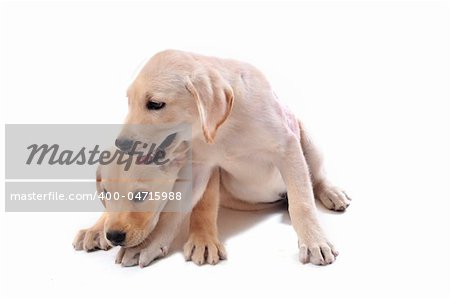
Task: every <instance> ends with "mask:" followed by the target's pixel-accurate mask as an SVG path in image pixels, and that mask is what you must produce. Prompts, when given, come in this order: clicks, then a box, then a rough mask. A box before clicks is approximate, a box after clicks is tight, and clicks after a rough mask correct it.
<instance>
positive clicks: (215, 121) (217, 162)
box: [116, 50, 350, 265]
mask: <svg viewBox="0 0 450 299" xmlns="http://www.w3.org/2000/svg"><path fill="white" fill-rule="evenodd" d="M128 105H129V113H128V116H127V119H126V124H149V125H163V124H167V123H190V124H192V142H193V170H192V171H193V203H194V204H196V203H197V202H198V204H197V205H196V206H195V208H194V209H193V211H192V215H191V225H190V230H191V231H190V237H189V240H188V242H187V243H186V245H185V256H186V259H188V260H193V261H194V262H195V263H197V264H203V263H216V262H217V261H218V258H220V256H221V255H222V254H224V251H223V250H224V248H223V246H222V244H221V243H220V242H219V240H218V233H217V224H216V220H217V211H218V206H219V197H220V198H221V200H223V201H225V202H230V201H234V202H241V203H243V202H246V203H248V204H250V205H252V204H256V203H271V202H274V201H277V200H278V199H279V198H280V196H281V197H283V196H284V195H285V194H286V193H287V198H288V204H289V214H290V217H291V221H292V225H293V227H294V229H295V231H296V232H297V235H298V239H299V243H298V245H299V249H300V261H301V262H302V263H307V262H311V263H313V264H318V265H325V264H330V263H332V262H333V261H334V260H335V257H336V256H337V255H338V253H337V251H336V250H335V249H334V247H333V245H332V244H331V242H329V240H328V238H327V237H326V236H325V233H324V232H323V230H322V228H321V226H320V224H319V221H318V219H317V215H316V212H317V211H316V207H315V201H314V198H317V199H318V200H320V201H321V202H322V203H323V204H324V205H325V206H326V207H327V208H328V209H332V210H337V211H343V210H345V209H346V208H347V206H348V205H349V203H350V198H349V197H348V196H347V195H346V194H345V193H344V192H343V191H342V190H341V189H340V188H338V187H336V186H334V185H333V184H331V183H330V182H329V181H328V180H327V178H326V176H325V173H324V169H323V163H322V159H321V156H320V154H319V152H318V150H317V149H316V147H315V146H314V144H313V143H312V142H311V139H310V138H309V135H308V133H307V132H306V131H305V127H304V126H303V124H302V123H301V122H300V121H299V120H298V119H297V118H296V117H295V115H294V114H293V113H292V112H291V111H290V110H288V109H287V108H286V107H285V106H284V105H283V104H282V103H281V102H280V101H279V100H278V98H277V97H276V95H275V93H274V92H273V91H272V88H271V86H270V84H269V83H268V81H267V80H266V78H265V77H264V75H263V74H262V73H261V72H260V71H258V70H257V69H256V68H255V67H253V66H251V65H249V64H246V63H243V62H238V61H234V60H228V59H219V58H214V57H207V56H202V55H197V54H193V53H187V52H182V51H175V50H167V51H163V52H160V53H158V54H156V55H155V56H153V57H152V58H151V59H150V60H149V61H148V63H147V64H146V65H145V66H144V67H143V69H142V70H141V72H140V73H139V75H138V76H137V78H136V79H135V81H134V82H133V83H132V85H131V86H130V88H129V90H128ZM166 129H167V131H166V132H165V133H164V132H163V131H161V130H158V131H155V132H154V133H146V134H140V133H139V132H135V131H133V130H132V129H130V127H125V128H124V130H123V131H122V132H121V134H120V136H119V137H118V138H117V140H116V144H117V146H118V147H119V148H120V149H121V150H123V151H125V152H126V151H128V150H129V144H132V143H133V140H147V141H151V142H154V143H159V142H161V141H162V140H163V139H164V138H167V136H168V135H169V134H170V136H175V138H174V139H173V142H172V143H173V147H174V148H176V146H178V144H180V143H181V142H183V137H182V136H181V135H179V134H177V130H176V128H175V127H170V125H169V126H167V128H166ZM219 194H220V196H219ZM162 233H163V234H164V232H162ZM148 248H149V249H147V248H146V247H140V248H138V249H133V248H127V249H125V253H123V256H122V262H125V263H128V260H129V259H130V260H132V259H134V258H135V257H136V255H140V256H141V257H143V261H142V263H141V262H140V263H141V264H146V263H147V262H148V261H147V260H148V255H149V254H148V252H147V251H150V252H152V250H153V249H152V245H151V243H150V244H149V247H148ZM128 251H129V253H128ZM132 262H135V263H136V261H134V260H133V261H130V264H131V263H132Z"/></svg>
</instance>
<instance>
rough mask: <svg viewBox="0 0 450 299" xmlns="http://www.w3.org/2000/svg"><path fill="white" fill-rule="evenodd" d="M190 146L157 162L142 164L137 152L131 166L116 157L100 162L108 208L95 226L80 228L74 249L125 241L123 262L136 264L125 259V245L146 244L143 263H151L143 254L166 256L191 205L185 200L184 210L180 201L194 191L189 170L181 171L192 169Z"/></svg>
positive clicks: (100, 178) (106, 246)
mask: <svg viewBox="0 0 450 299" xmlns="http://www.w3.org/2000/svg"><path fill="white" fill-rule="evenodd" d="M188 150H189V148H187V147H185V148H184V149H182V150H181V151H178V152H177V154H176V156H175V158H173V159H171V160H170V161H169V162H167V163H165V164H162V165H159V166H157V165H149V164H145V163H139V161H138V158H137V157H136V159H134V161H133V164H131V167H130V169H128V170H127V169H125V166H124V165H123V164H120V163H119V162H118V161H117V160H115V161H114V162H113V163H111V164H108V165H103V166H102V165H101V166H99V167H98V168H97V184H96V185H97V192H98V194H101V196H100V198H101V200H102V203H103V205H104V206H105V210H106V211H105V212H104V213H103V214H102V216H101V217H100V219H99V220H98V221H97V222H96V223H95V224H94V225H93V226H92V227H91V228H88V229H83V230H80V231H79V232H78V234H77V235H76V237H75V239H74V241H73V246H74V248H75V249H76V250H85V251H94V250H97V249H103V250H108V249H109V248H111V247H112V246H122V249H121V251H119V255H118V256H117V259H116V262H117V263H119V264H122V265H124V266H129V265H135V264H137V260H133V259H131V258H130V259H127V261H126V262H125V261H124V262H123V263H122V257H123V254H124V253H125V250H124V249H125V248H130V247H134V249H136V248H139V246H145V247H147V249H148V250H147V251H146V254H147V255H148V256H147V257H144V256H142V257H141V266H146V265H147V264H144V263H143V260H144V258H145V260H147V261H148V263H150V262H151V261H153V260H154V259H156V258H158V257H161V256H165V255H166V254H167V253H168V250H169V245H170V243H171V242H172V240H173V239H174V238H175V236H176V235H177V233H178V231H179V226H180V225H181V223H182V222H183V220H184V219H185V217H186V216H187V215H188V214H189V212H190V209H191V206H190V205H189V203H187V204H188V205H189V208H188V209H187V212H186V209H185V208H184V207H183V205H184V204H185V203H181V202H180V201H179V200H181V199H183V200H187V199H186V198H182V197H185V196H189V191H190V190H189V185H190V182H189V177H188V176H189V172H188V173H183V171H186V170H189V168H188V167H186V166H187V163H188V154H187V153H188ZM183 178H185V179H183ZM156 192H158V193H156ZM156 194H157V197H158V200H156V199H155V198H156ZM160 231H161V232H163V233H161V232H160ZM153 233H154V234H155V236H156V237H154V238H153V237H152V236H153ZM158 238H162V239H158ZM150 239H151V242H149V241H150Z"/></svg>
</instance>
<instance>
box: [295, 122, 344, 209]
mask: <svg viewBox="0 0 450 299" xmlns="http://www.w3.org/2000/svg"><path fill="white" fill-rule="evenodd" d="M298 125H299V128H300V142H301V145H302V149H303V154H304V156H305V159H306V163H307V164H308V166H309V170H310V174H311V179H312V183H313V191H314V197H315V198H316V199H318V200H320V201H321V202H322V203H323V205H324V206H325V207H326V208H327V209H329V210H335V211H345V209H347V207H348V206H349V205H350V201H351V198H350V197H349V196H348V195H347V194H346V193H345V192H344V191H343V190H342V189H341V188H339V187H336V186H334V185H333V184H331V183H330V182H329V181H328V179H327V178H326V174H325V168H324V165H323V158H322V155H321V153H320V152H319V150H318V148H317V147H316V146H315V145H314V143H313V142H312V140H311V137H310V136H309V134H308V133H307V131H306V130H305V128H304V125H303V124H302V123H301V122H300V121H299V122H298Z"/></svg>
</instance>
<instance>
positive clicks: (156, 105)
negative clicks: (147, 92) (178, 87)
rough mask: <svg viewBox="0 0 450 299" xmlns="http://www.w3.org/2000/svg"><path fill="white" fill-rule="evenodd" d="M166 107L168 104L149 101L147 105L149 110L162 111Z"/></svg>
mask: <svg viewBox="0 0 450 299" xmlns="http://www.w3.org/2000/svg"><path fill="white" fill-rule="evenodd" d="M165 106H166V103H164V102H157V101H153V100H150V101H148V102H147V105H146V107H147V109H148V110H160V109H162V108H164V107H165Z"/></svg>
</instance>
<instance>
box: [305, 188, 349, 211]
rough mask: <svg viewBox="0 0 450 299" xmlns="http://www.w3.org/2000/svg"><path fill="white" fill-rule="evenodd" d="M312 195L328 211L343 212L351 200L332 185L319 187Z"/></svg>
mask: <svg viewBox="0 0 450 299" xmlns="http://www.w3.org/2000/svg"><path fill="white" fill-rule="evenodd" d="M314 193H315V196H316V198H317V199H319V200H320V201H321V202H322V203H323V205H324V206H325V207H326V208H327V209H329V210H335V211H340V212H342V211H345V210H346V209H347V207H348V206H349V205H350V201H351V200H352V199H351V198H350V197H349V196H348V195H347V194H346V193H345V192H344V191H342V189H340V188H339V187H336V186H332V185H327V184H324V185H319V186H317V187H316V188H314Z"/></svg>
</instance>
